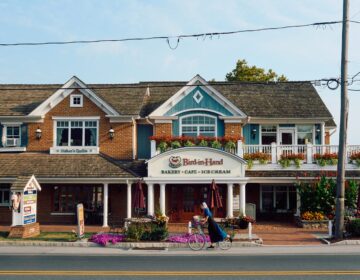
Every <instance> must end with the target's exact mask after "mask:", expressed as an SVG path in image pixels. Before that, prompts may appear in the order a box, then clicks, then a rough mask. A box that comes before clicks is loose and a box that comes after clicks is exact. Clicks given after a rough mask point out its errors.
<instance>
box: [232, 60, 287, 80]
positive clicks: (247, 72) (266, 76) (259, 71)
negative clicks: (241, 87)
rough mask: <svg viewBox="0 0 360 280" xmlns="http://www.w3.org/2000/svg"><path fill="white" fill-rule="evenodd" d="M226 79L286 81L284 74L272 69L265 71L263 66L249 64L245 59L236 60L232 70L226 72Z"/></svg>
mask: <svg viewBox="0 0 360 280" xmlns="http://www.w3.org/2000/svg"><path fill="white" fill-rule="evenodd" d="M226 80H227V81H230V82H231V81H247V82H277V81H279V82H283V81H287V78H286V77H285V76H284V75H280V76H279V75H278V74H276V73H275V72H274V71H273V70H271V69H269V70H268V71H267V72H266V71H265V69H263V68H259V67H256V66H249V65H248V64H247V61H246V60H245V59H243V60H238V61H237V63H236V67H235V69H234V70H232V71H231V72H229V73H227V74H226Z"/></svg>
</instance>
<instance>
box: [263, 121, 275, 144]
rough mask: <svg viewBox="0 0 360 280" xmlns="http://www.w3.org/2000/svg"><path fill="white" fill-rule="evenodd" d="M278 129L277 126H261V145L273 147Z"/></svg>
mask: <svg viewBox="0 0 360 280" xmlns="http://www.w3.org/2000/svg"><path fill="white" fill-rule="evenodd" d="M276 135H277V128H276V125H261V144H262V145H271V143H276Z"/></svg>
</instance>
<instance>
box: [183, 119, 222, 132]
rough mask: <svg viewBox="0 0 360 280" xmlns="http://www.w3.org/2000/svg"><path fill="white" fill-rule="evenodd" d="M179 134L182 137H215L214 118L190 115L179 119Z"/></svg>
mask: <svg viewBox="0 0 360 280" xmlns="http://www.w3.org/2000/svg"><path fill="white" fill-rule="evenodd" d="M180 122H181V124H180V125H181V131H180V132H181V134H182V135H184V136H199V135H202V136H216V118H215V117H211V116H206V115H192V116H188V117H183V118H181V121H180Z"/></svg>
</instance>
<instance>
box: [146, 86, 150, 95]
mask: <svg viewBox="0 0 360 280" xmlns="http://www.w3.org/2000/svg"><path fill="white" fill-rule="evenodd" d="M145 95H146V96H150V87H149V85H148V86H147V88H146V92H145Z"/></svg>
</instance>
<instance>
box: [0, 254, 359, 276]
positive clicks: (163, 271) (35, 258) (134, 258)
mask: <svg viewBox="0 0 360 280" xmlns="http://www.w3.org/2000/svg"><path fill="white" fill-rule="evenodd" d="M0 253H1V250H0ZM145 278H146V279H252V280H254V279H271V280H272V279H277V280H278V279H306V280H309V279H327V280H329V279H334V280H335V279H360V254H347V255H346V254H341V255H340V254H334V255H329V254H319V255H316V254H310V255H306V254H304V255H300V254H299V255H291V254H289V255H287V254H285V255H284V254H282V255H248V256H246V255H224V254H222V255H216V254H211V255H194V256H191V255H176V254H175V255H174V254H172V255H166V253H165V255H163V254H162V255H160V254H158V253H154V254H151V255H150V254H149V255H122V256H74V255H69V256H66V255H31V256H30V255H28V256H23V255H0V279H9V280H11V279H22V280H29V279H37V280H38V279H67V280H73V279H145Z"/></svg>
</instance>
